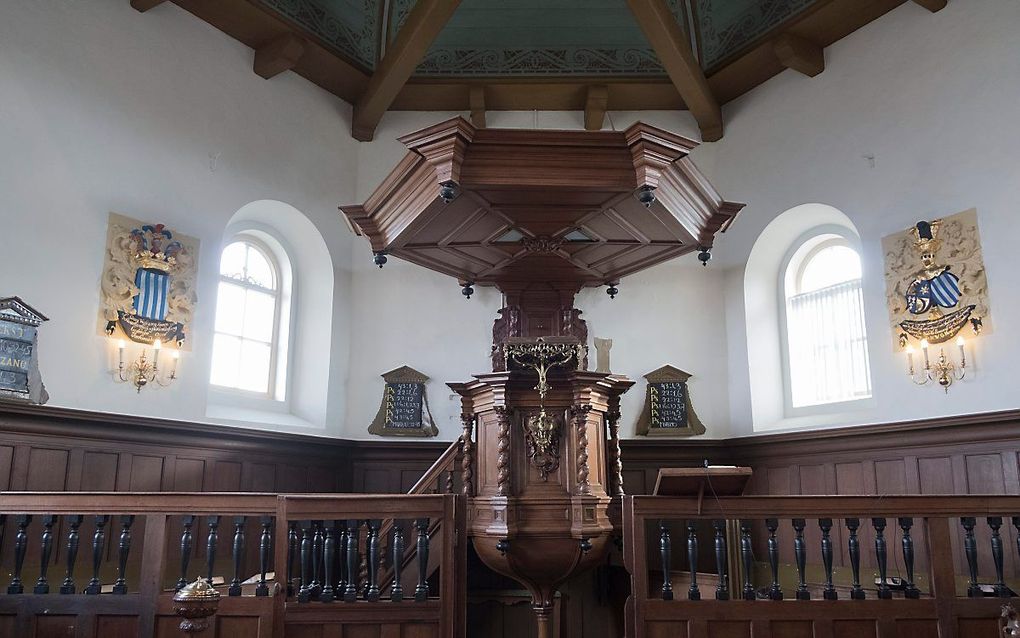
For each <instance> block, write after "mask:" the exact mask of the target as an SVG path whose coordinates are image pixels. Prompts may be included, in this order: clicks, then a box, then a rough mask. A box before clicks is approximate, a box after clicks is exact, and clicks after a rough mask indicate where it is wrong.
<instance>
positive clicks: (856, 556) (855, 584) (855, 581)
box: [846, 518, 865, 600]
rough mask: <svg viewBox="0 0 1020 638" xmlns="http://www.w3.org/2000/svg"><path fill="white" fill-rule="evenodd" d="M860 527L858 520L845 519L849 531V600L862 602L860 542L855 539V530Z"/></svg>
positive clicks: (863, 595) (863, 594)
mask: <svg viewBox="0 0 1020 638" xmlns="http://www.w3.org/2000/svg"><path fill="white" fill-rule="evenodd" d="M860 526H861V520H860V519H859V518H848V519H846V528H847V530H849V531H850V538H849V539H848V540H847V549H848V551H849V553H850V571H851V577H852V582H851V585H850V598H851V600H864V597H865V593H864V589H863V588H862V587H861V541H860V539H859V538H858V537H857V530H858V529H859V528H860Z"/></svg>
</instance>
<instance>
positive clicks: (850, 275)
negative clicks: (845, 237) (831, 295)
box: [798, 246, 861, 293]
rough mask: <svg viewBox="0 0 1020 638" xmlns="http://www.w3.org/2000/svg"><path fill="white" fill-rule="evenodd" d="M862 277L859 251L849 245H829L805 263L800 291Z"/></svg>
mask: <svg viewBox="0 0 1020 638" xmlns="http://www.w3.org/2000/svg"><path fill="white" fill-rule="evenodd" d="M860 278H861V258H860V257H859V256H858V255H857V252H856V251H854V250H853V249H852V248H849V247H848V246H829V247H828V248H823V249H822V250H820V251H818V252H817V253H816V254H815V255H813V256H812V257H811V259H810V260H809V261H808V262H807V263H806V264H804V267H803V269H802V270H801V275H800V290H798V292H801V293H804V292H811V291H812V290H820V289H822V288H827V287H829V286H834V285H836V284H841V283H843V282H844V281H851V280H853V279H860Z"/></svg>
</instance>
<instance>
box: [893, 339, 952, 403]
mask: <svg viewBox="0 0 1020 638" xmlns="http://www.w3.org/2000/svg"><path fill="white" fill-rule="evenodd" d="M964 345H965V342H964V339H963V337H962V336H959V337H957V338H956V347H957V349H958V354H959V361H958V362H955V361H953V360H952V358H951V357H949V356H947V355H946V350H945V348H940V349H939V355H938V358H937V359H935V361H934V362H932V361H931V359H930V357H929V354H928V349H929V347H930V346H929V344H928V340H927V339H922V340H921V352H922V356H923V358H924V367H923V368H922V369H921V370H920V371H919V372H920V374H917V373H916V372H915V370H914V347H913V346H911V345H909V344H908V345H907V347H906V351H907V370H908V372H909V374H910V380H911V381H913V382H914V383H916V384H917V385H928V384H929V383H937V384H938V385H940V386H942V388H943V389H944V390H945V391H946V393H948V392H949V386H951V385H953V382H954V381H962V380H963V378H964V377H965V376H966V374H967V353H966V352H965V350H964Z"/></svg>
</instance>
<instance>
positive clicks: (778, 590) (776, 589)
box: [765, 518, 783, 600]
mask: <svg viewBox="0 0 1020 638" xmlns="http://www.w3.org/2000/svg"><path fill="white" fill-rule="evenodd" d="M765 527H766V528H767V529H768V530H769V542H768V553H769V567H770V568H771V569H772V584H771V585H769V599H770V600H782V599H783V589H782V587H780V586H779V540H778V539H777V538H776V530H778V529H779V520H778V519H775V518H766V519H765Z"/></svg>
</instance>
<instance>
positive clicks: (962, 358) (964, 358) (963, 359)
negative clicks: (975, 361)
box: [956, 335, 967, 366]
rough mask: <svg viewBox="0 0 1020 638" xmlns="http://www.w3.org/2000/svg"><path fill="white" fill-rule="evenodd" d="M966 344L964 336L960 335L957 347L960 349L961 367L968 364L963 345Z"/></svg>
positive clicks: (957, 339)
mask: <svg viewBox="0 0 1020 638" xmlns="http://www.w3.org/2000/svg"><path fill="white" fill-rule="evenodd" d="M964 343H965V341H964V340H963V335H960V336H959V337H957V338H956V347H957V348H959V349H960V365H961V366H963V365H966V364H967V355H966V354H965V353H964V351H963V344H964Z"/></svg>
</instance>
